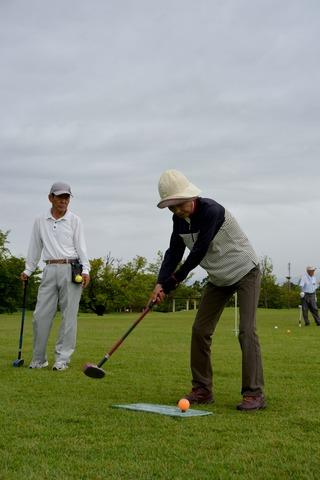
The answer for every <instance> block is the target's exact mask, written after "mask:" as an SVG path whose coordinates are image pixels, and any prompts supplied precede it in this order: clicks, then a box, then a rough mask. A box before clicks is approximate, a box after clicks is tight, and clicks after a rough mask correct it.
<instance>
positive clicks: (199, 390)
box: [183, 387, 213, 405]
mask: <svg viewBox="0 0 320 480" xmlns="http://www.w3.org/2000/svg"><path fill="white" fill-rule="evenodd" d="M183 398H186V399H187V400H189V402H190V405H205V404H208V403H213V397H212V393H211V392H210V391H209V390H207V389H206V388H203V387H194V388H193V389H192V390H191V392H190V393H188V395H185V396H184V397H183Z"/></svg>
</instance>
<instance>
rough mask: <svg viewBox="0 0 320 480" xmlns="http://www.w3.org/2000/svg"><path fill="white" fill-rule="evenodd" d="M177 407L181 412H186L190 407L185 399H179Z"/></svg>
mask: <svg viewBox="0 0 320 480" xmlns="http://www.w3.org/2000/svg"><path fill="white" fill-rule="evenodd" d="M178 407H179V408H180V410H181V412H186V411H187V410H188V408H189V407H190V402H189V400H187V399H186V398H181V400H179V402H178Z"/></svg>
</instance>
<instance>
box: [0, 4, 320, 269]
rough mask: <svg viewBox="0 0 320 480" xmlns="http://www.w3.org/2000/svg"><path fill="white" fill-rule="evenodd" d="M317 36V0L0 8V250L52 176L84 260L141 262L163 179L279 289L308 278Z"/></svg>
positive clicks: (24, 242)
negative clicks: (233, 223) (225, 216)
mask: <svg viewBox="0 0 320 480" xmlns="http://www.w3.org/2000/svg"><path fill="white" fill-rule="evenodd" d="M319 31H320V2H319V0H301V1H297V0H274V1H273V0H254V1H253V0H161V2H160V1H159V0H157V1H156V0H94V1H93V0H92V1H89V0H55V1H54V2H53V1H51V0H28V1H25V0H0V71H1V75H0V105H1V107H0V108H1V114H0V161H1V189H0V202H1V222H0V229H1V230H10V231H11V232H10V235H9V241H10V244H9V248H10V250H11V253H13V254H14V255H22V256H25V255H26V252H27V247H28V242H29V237H30V233H31V228H32V224H33V221H34V218H35V217H36V216H37V215H39V214H41V213H43V212H45V211H46V210H47V209H48V207H49V203H48V200H47V194H48V191H49V188H50V186H51V184H52V183H53V182H54V181H57V180H63V181H67V182H69V183H70V184H71V186H72V189H73V191H74V198H73V199H72V203H71V209H72V210H73V211H74V212H75V213H77V214H78V215H79V216H80V217H81V218H82V220H83V222H84V225H85V232H86V239H87V245H88V253H89V257H90V258H93V257H103V256H106V255H107V254H108V252H111V255H112V256H113V257H115V258H120V259H122V260H123V261H127V260H131V259H133V258H134V257H135V256H136V255H142V256H144V257H146V258H147V259H148V261H150V262H151V261H154V260H155V258H156V253H157V251H158V250H161V251H165V250H166V248H167V246H168V241H169V236H170V232H171V225H172V224H171V215H170V213H169V212H168V211H167V210H159V209H157V208H156V203H157V201H158V191H157V184H158V179H159V176H160V175H161V173H162V172H163V171H164V170H166V169H168V168H175V169H177V170H180V171H182V172H183V173H184V174H185V175H186V176H188V177H189V178H190V180H191V181H192V182H193V183H194V184H196V185H197V186H198V187H199V188H200V189H201V190H202V196H204V197H211V198H214V199H215V200H216V201H218V202H219V203H221V204H222V205H224V206H225V207H226V208H227V209H229V210H230V211H231V212H232V213H233V214H234V215H235V216H236V218H237V220H238V222H239V223H240V225H241V226H242V228H243V230H244V231H245V232H246V233H247V235H248V237H249V239H250V240H251V242H252V244H253V246H254V248H255V250H256V252H257V254H258V256H259V257H263V256H265V255H267V256H269V257H270V258H271V260H272V262H273V265H274V273H275V274H276V275H277V276H278V277H279V278H284V277H285V276H286V275H287V271H288V263H289V262H291V274H292V277H293V278H295V277H298V276H299V275H300V274H301V273H302V272H303V271H304V269H305V266H306V265H308V264H310V263H311V264H315V265H316V266H319V267H320V218H319V217H320V188H319V173H320V155H319V154H320V144H319V142H320V138H319V133H320V129H319V127H320V122H319V121H320V101H319V99H320V95H319V85H320V63H319V58H320V41H319ZM198 274H199V273H198Z"/></svg>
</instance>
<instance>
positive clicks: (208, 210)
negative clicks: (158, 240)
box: [158, 197, 259, 286]
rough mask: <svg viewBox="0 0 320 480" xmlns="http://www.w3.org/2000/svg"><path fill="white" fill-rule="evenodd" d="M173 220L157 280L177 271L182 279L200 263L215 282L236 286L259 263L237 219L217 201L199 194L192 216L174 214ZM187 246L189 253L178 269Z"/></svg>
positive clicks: (177, 276)
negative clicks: (183, 217) (185, 217)
mask: <svg viewBox="0 0 320 480" xmlns="http://www.w3.org/2000/svg"><path fill="white" fill-rule="evenodd" d="M172 220H173V231H172V235H171V239H170V246H169V248H168V250H167V251H166V253H165V256H164V259H163V262H162V265H161V268H160V272H159V275H158V283H162V282H163V281H164V280H166V279H167V278H168V277H170V275H172V273H174V272H175V277H176V278H177V280H178V281H179V282H181V281H183V280H184V279H185V278H186V277H187V276H188V274H189V272H191V270H193V269H194V268H195V267H197V266H198V265H200V266H201V267H203V268H204V269H205V270H206V272H207V273H208V276H209V281H210V282H211V283H213V284H214V285H216V286H227V285H233V284H234V283H236V282H238V281H239V280H240V279H241V278H242V277H244V275H246V274H247V273H248V272H249V271H250V270H251V269H252V268H254V267H255V266H256V265H258V263H259V261H258V258H257V255H256V254H255V252H254V250H253V248H252V246H251V245H250V242H249V240H248V238H247V236H246V235H245V234H244V233H243V231H242V230H241V228H240V227H239V225H238V223H237V221H236V220H235V219H234V217H233V216H232V215H231V213H230V212H229V211H228V210H226V209H225V208H224V207H223V206H222V205H219V203H217V202H215V201H214V200H211V199H209V198H201V197H199V198H197V200H196V206H195V210H194V212H193V214H192V215H191V216H190V218H187V219H182V218H179V217H177V216H176V215H173V217H172ZM186 247H187V248H188V249H189V250H190V253H189V255H188V257H187V258H186V260H185V262H184V263H183V264H182V265H181V266H180V267H179V268H178V270H177V271H175V270H176V268H177V266H178V265H179V263H180V262H181V260H182V257H183V254H184V252H185V248H186Z"/></svg>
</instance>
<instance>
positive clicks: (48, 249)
mask: <svg viewBox="0 0 320 480" xmlns="http://www.w3.org/2000/svg"><path fill="white" fill-rule="evenodd" d="M40 258H41V259H42V260H43V261H44V262H45V261H46V260H55V259H62V258H70V259H72V258H79V261H80V263H81V264H82V265H83V273H89V270H90V264H89V260H88V255H87V247H86V242H85V238H84V232H83V225H82V221H81V219H80V218H79V217H78V216H77V215H75V214H74V213H72V212H70V211H67V212H66V214H65V215H64V216H63V217H62V218H59V219H56V218H54V217H53V216H52V214H51V211H49V212H48V213H47V214H46V215H43V216H41V217H38V218H37V219H36V220H35V222H34V225H33V230H32V234H31V239H30V244H29V248H28V254H27V259H26V268H25V271H24V273H26V274H27V275H28V276H30V275H31V274H32V273H33V272H34V271H35V269H36V268H37V266H38V263H39V261H40Z"/></svg>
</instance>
